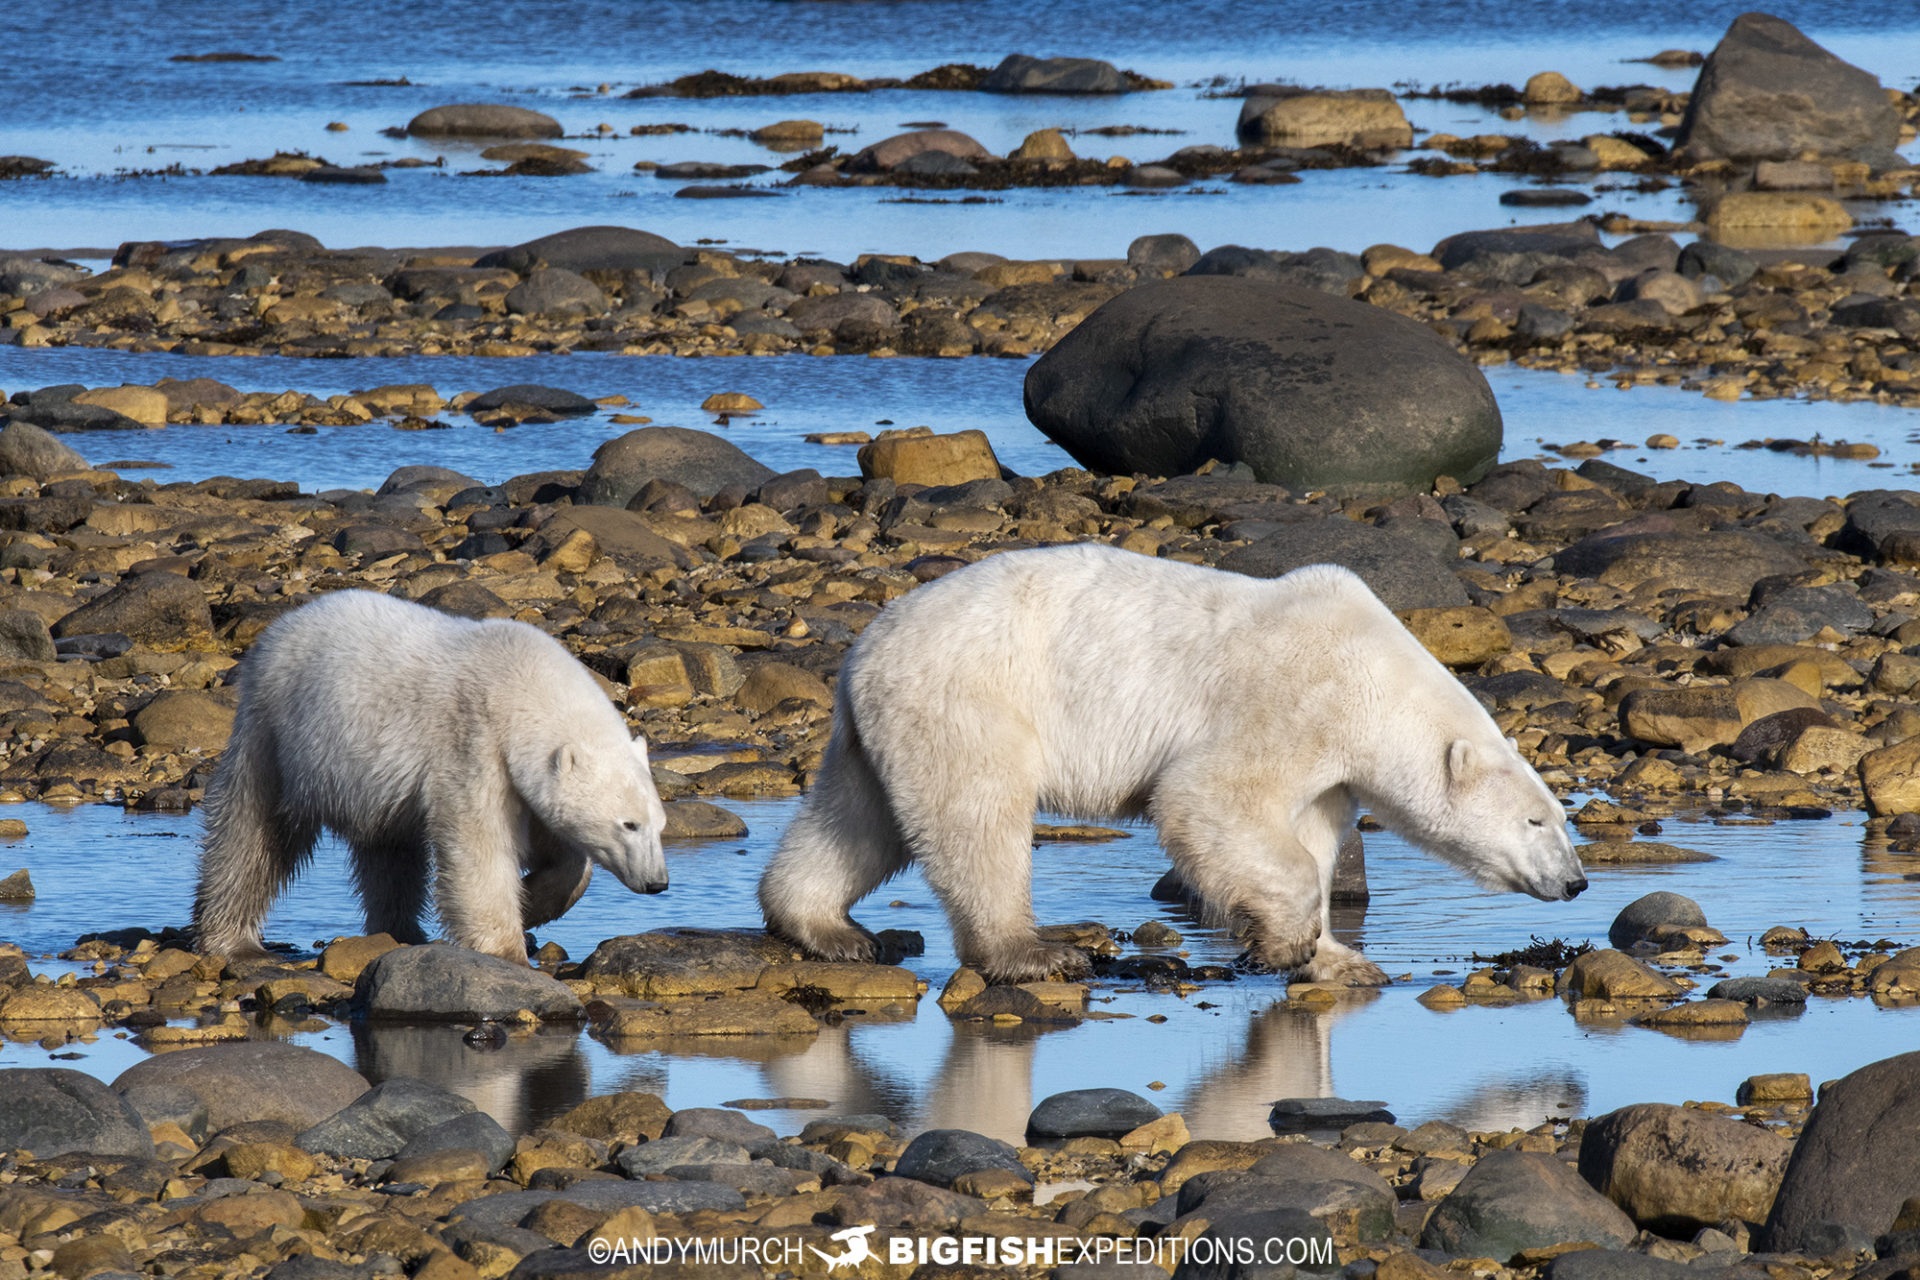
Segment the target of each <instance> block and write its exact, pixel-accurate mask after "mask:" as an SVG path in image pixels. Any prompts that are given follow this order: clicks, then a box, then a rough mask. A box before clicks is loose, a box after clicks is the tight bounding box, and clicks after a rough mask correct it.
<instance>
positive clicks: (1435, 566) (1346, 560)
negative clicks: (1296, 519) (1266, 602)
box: [1220, 516, 1468, 613]
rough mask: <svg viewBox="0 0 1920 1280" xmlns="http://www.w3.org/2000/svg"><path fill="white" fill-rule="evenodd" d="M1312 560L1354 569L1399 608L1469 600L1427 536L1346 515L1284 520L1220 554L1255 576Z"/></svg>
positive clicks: (1232, 567)
mask: <svg viewBox="0 0 1920 1280" xmlns="http://www.w3.org/2000/svg"><path fill="white" fill-rule="evenodd" d="M1310 564H1337V565H1340V566H1341V567H1343V568H1346V569H1351V570H1352V571H1353V572H1354V573H1356V574H1358V575H1360V580H1361V581H1362V582H1364V583H1366V584H1367V587H1368V589H1369V590H1371V591H1372V592H1373V594H1375V595H1376V596H1379V597H1380V600H1381V602H1382V603H1383V604H1385V605H1386V606H1387V608H1389V609H1392V610H1393V611H1394V612H1396V613H1404V612H1406V611H1407V610H1409V609H1447V608H1452V607H1454V606H1456V605H1463V604H1466V603H1468V600H1467V589H1466V588H1465V587H1463V586H1461V585H1460V580H1459V579H1458V578H1456V577H1455V576H1454V574H1453V571H1452V570H1451V569H1449V568H1448V567H1447V566H1446V565H1445V564H1443V563H1442V562H1441V561H1440V560H1439V559H1438V558H1437V557H1435V556H1434V554H1433V550H1432V548H1431V547H1430V546H1429V545H1428V544H1427V543H1426V542H1425V541H1423V540H1421V539H1419V538H1417V537H1415V536H1414V535H1412V534H1410V533H1406V532H1403V531H1401V530H1399V529H1381V528H1376V527H1375V526H1373V525H1367V524H1358V523H1355V522H1354V521H1352V520H1348V519H1346V518H1345V517H1344V516H1332V517H1329V518H1327V519H1324V520H1311V521H1307V522H1305V523H1302V524H1294V525H1286V526H1283V527H1282V528H1280V529H1278V530H1276V531H1275V532H1273V533H1271V534H1268V535H1267V536H1266V537H1264V538H1262V539H1260V541H1258V542H1253V543H1249V544H1247V545H1246V546H1244V547H1239V548H1236V549H1235V550H1233V551H1229V552H1228V553H1227V554H1226V555H1224V556H1222V557H1221V558H1220V567H1221V568H1222V569H1226V570H1228V571H1229V572H1232V573H1244V574H1246V575H1247V576H1248V577H1250V578H1277V577H1279V576H1280V575H1281V574H1283V573H1291V572H1293V571H1294V570H1295V569H1299V568H1303V567H1305V566H1307V565H1310Z"/></svg>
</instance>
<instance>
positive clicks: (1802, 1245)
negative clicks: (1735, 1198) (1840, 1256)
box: [1765, 1053, 1920, 1253]
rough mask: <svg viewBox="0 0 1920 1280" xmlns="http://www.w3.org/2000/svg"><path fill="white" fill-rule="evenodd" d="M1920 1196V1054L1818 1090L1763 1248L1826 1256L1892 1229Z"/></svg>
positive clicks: (1880, 1064)
mask: <svg viewBox="0 0 1920 1280" xmlns="http://www.w3.org/2000/svg"><path fill="white" fill-rule="evenodd" d="M1916 1195H1920V1053H1903V1054H1901V1055H1899V1056H1898V1057H1894V1058H1884V1059H1882V1060H1881V1061H1879V1062H1874V1063H1869V1064H1868V1065H1866V1066H1864V1067H1862V1068H1860V1069H1859V1070H1858V1071H1855V1072H1854V1073H1853V1074H1851V1075H1848V1076H1843V1077H1841V1078H1840V1079H1838V1080H1836V1081H1834V1082H1833V1083H1832V1084H1829V1085H1827V1086H1826V1087H1825V1088H1823V1089H1821V1090H1820V1101H1819V1103H1818V1104H1817V1105H1816V1106H1815V1107H1814V1108H1813V1113H1812V1114H1811V1115H1810V1116H1808V1117H1807V1127H1806V1128H1805V1129H1804V1130H1803V1131H1802V1132H1801V1134H1800V1139H1799V1141H1798V1142H1796V1143H1795V1144H1794V1147H1793V1157H1792V1158H1791V1159H1790V1160H1789V1161H1788V1162H1787V1173H1786V1177H1785V1178H1784V1179H1782V1180H1781V1183H1780V1194H1779V1196H1778V1197H1777V1198H1776V1199H1775V1200H1774V1202H1773V1213H1772V1214H1771V1215H1770V1216H1769V1217H1768V1218H1767V1229H1766V1233H1765V1234H1766V1247H1767V1248H1769V1249H1772V1250H1774V1251H1776V1252H1802V1251H1804V1252H1808V1253H1827V1252H1830V1251H1831V1250H1832V1248H1833V1246H1834V1245H1836V1244H1844V1243H1849V1239H1848V1238H1849V1236H1852V1237H1854V1238H1856V1239H1857V1238H1862V1237H1864V1238H1866V1239H1869V1240H1870V1239H1871V1238H1872V1237H1874V1236H1877V1235H1880V1234H1882V1233H1884V1232H1886V1231H1887V1230H1888V1229H1889V1228H1891V1227H1892V1226H1893V1220H1894V1217H1895V1215H1896V1214H1898V1213H1899V1212H1900V1205H1901V1202H1902V1201H1904V1200H1906V1199H1907V1197H1909V1196H1916Z"/></svg>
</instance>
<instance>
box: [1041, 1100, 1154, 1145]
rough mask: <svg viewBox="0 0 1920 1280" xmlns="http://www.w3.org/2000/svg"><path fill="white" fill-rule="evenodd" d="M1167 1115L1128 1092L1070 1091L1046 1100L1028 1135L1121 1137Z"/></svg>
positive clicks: (1043, 1136)
mask: <svg viewBox="0 0 1920 1280" xmlns="http://www.w3.org/2000/svg"><path fill="white" fill-rule="evenodd" d="M1163 1114H1164V1113H1163V1112H1162V1111H1161V1110H1160V1108H1158V1107H1156V1106H1154V1105H1153V1104H1152V1103H1151V1102H1148V1101H1147V1100H1146V1099H1145V1098H1143V1097H1141V1096H1140V1095H1139V1094H1137V1093H1133V1092H1130V1091H1128V1090H1126V1089H1070V1090H1068V1091H1067V1092H1066V1093H1056V1094H1054V1095H1053V1096H1052V1097H1050V1098H1045V1099H1043V1100H1042V1101H1041V1103H1040V1105H1039V1106H1037V1107H1035V1108H1034V1109H1033V1114H1032V1115H1030V1116H1028V1117H1027V1132H1028V1133H1029V1134H1031V1135H1033V1136H1035V1137H1041V1138H1117V1137H1119V1136H1120V1135H1121V1134H1124V1133H1131V1132H1132V1131H1133V1130H1135V1129H1138V1128H1139V1127H1140V1126H1141V1125H1143V1124H1147V1123H1149V1122H1151V1121H1154V1120H1158V1119H1159V1118H1160V1117H1161V1115H1163Z"/></svg>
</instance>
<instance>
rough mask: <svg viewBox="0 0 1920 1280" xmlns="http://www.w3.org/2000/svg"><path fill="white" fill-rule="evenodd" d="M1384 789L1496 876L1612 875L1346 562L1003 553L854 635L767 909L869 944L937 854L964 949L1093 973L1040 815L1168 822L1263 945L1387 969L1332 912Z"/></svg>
mask: <svg viewBox="0 0 1920 1280" xmlns="http://www.w3.org/2000/svg"><path fill="white" fill-rule="evenodd" d="M1362 806H1364V807H1365V808H1366V809H1367V810H1369V811H1370V812H1372V813H1373V814H1374V815H1375V817H1377V818H1378V819H1379V821H1380V822H1381V823H1382V824H1384V825H1385V826H1387V827H1388V828H1389V829H1391V830H1394V831H1396V832H1398V833H1399V834H1401V835H1402V836H1404V837H1405V838H1407V839H1408V840H1409V841H1411V842H1412V843H1414V844H1415V845H1417V846H1419V847H1421V848H1423V849H1425V850H1427V851H1428V852H1430V853H1433V854H1435V855H1437V856H1439V857H1441V858H1443V859H1445V860H1446V861H1448V862H1450V863H1452V864H1454V865H1455V866H1458V867H1459V868H1461V869H1462V870H1464V871H1465V872H1467V873H1468V874H1469V875H1471V876H1473V877H1474V878H1475V879H1477V880H1478V881H1479V882H1480V883H1482V884H1483V885H1486V886H1487V887H1489V888H1493V889H1503V890H1517V891H1519V892H1522V893H1528V894H1532V895H1533V896H1534V897H1537V898H1542V899H1547V900H1553V899H1566V898H1571V897H1573V896H1574V895H1575V894H1577V893H1579V892H1580V891H1581V890H1582V889H1585V888H1586V886H1587V882H1586V877H1585V875H1584V874H1583V873H1582V871H1581V868H1580V862H1579V859H1578V858H1577V857H1576V856H1575V854H1574V851H1573V844H1572V842H1571V841H1570V840H1569V839H1568V837H1567V831H1566V824H1565V820H1564V817H1563V813H1562V810H1561V807H1560V805H1559V803H1558V802H1557V801H1556V800H1555V799H1554V797H1553V793H1552V792H1551V791H1549V790H1548V789H1547V787H1546V785H1545V784H1544V783H1543V782H1541V780H1540V778H1539V775H1537V774H1536V773H1535V772H1534V771H1533V770H1532V769H1531V768H1529V767H1528V765H1527V764H1526V762H1525V761H1524V760H1522V759H1521V758H1520V755H1519V753H1518V752H1517V751H1516V750H1515V748H1514V746H1513V745H1512V743H1510V742H1509V741H1508V740H1507V739H1506V738H1505V737H1503V736H1502V735H1501V733H1500V730H1499V729H1498V727H1497V726H1495V724H1494V723H1493V720H1492V719H1491V718H1490V717H1489V716H1488V715H1487V713H1486V711H1485V710H1484V709H1483V708H1482V707H1481V706H1480V704H1479V703H1478V702H1477V701H1475V699H1474V698H1473V696H1472V695H1471V694H1469V693H1468V692H1467V691H1466V689H1464V688H1463V687H1462V686H1461V685H1460V683H1459V681H1457V680H1455V679H1454V678H1453V676H1452V674H1451V673H1449V672H1448V671H1447V669H1446V668H1445V667H1444V666H1442V665H1441V664H1440V663H1439V662H1438V661H1437V660H1436V659H1434V658H1433V657H1432V656H1431V655H1430V654H1429V653H1428V652H1427V651H1426V650H1425V649H1424V648H1423V647H1422V646H1421V645H1420V643H1419V642H1418V641H1417V640H1415V639H1414V638H1413V636H1412V635H1411V634H1410V633H1409V632H1408V631H1407V630H1406V628H1405V627H1403V626H1402V625H1401V624H1400V622H1399V620H1398V619H1397V618H1395V617H1394V616H1393V614H1392V613H1391V612H1389V611H1388V610H1387V608H1386V606H1384V605H1382V604H1381V603H1380V601H1379V600H1378V599H1377V598H1376V597H1375V596H1374V595H1373V593H1372V592H1371V591H1369V590H1368V589H1367V587H1366V586H1365V584H1363V583H1362V582H1361V581H1360V579H1359V578H1357V577H1355V576H1354V575H1353V574H1352V573H1349V572H1348V571H1347V570H1345V569H1341V568H1337V567H1334V566H1331V565H1314V566H1310V567H1307V568H1304V569H1299V570H1296V571H1294V572H1292V573H1289V574H1287V575H1285V576H1284V577H1280V578H1275V579H1271V580H1263V579H1258V578H1250V577H1245V576H1242V575H1240V574H1236V573H1227V572H1222V571H1220V570H1217V569H1208V568H1203V567H1199V566H1194V565H1187V564H1180V563H1176V562H1172V561H1166V560H1156V559H1150V558H1148V557H1145V556H1139V555H1133V554H1130V553H1127V552H1123V551H1118V550H1115V549H1113V548H1111V547H1104V546H1094V545H1079V546H1066V547H1051V548H1046V549H1040V550H1031V551H1012V552H1005V553H1002V554H1000V555H996V556H992V557H989V558H988V559H986V560H984V561H981V562H980V563H978V564H974V565H970V566H968V567H967V568H965V569H961V570H958V571H956V572H954V573H951V574H948V575H947V576H945V577H943V578H940V579H938V580H937V581H935V582H933V583H930V584H929V585H927V586H924V587H921V588H920V589H918V590H916V591H914V592H912V593H911V594H909V595H907V596H904V597H902V598H901V599H899V600H897V601H895V602H894V603H893V604H891V605H889V606H888V607H887V608H886V609H885V610H884V611H883V612H882V613H881V614H880V616H879V617H877V618H876V619H875V620H874V621H873V623H872V625H870V626H869V627H868V628H867V629H866V631H865V632H864V633H863V634H862V635H861V637H860V639H859V641H858V642H857V643H856V644H855V645H854V647H853V649H852V650H851V651H850V652H849V653H848V655H847V658H846V661H845V663H844V664H843V666H842V668H841V672H840V682H839V689H838V692H837V694H836V697H835V700H834V711H833V733H832V737H831V739H830V740H829V743H828V746H827V751H826V756H825V759H824V761H823V763H822V765H821V768H820V773H819V778H818V781H817V782H816V783H815V784H814V788H813V790H812V791H811V792H810V793H809V794H808V796H807V798H806V800H805V801H804V802H803V804H802V806H801V809H800V812H799V814H798V815H797V816H796V817H795V819H794V822H793V824H792V826H791V827H789V828H788V830H787V833H786V835H785V837H784V838H783V840H782V841H781V843H780V846H779V848H778V849H777V850H776V852H775V854H774V857H773V859H772V861H771V862H770V864H769V865H768V868H767V870H766V873H765V875H764V876H763V877H762V879H761V883H760V903H761V907H762V910H763V912H764V913H765V916H766V921H767V927H768V928H769V929H771V930H772V931H773V932H775V933H777V934H780V935H782V936H784V937H786V938H788V939H790V940H792V941H794V942H796V943H798V944H800V945H801V946H802V947H804V948H805V949H807V950H808V951H810V952H811V953H813V954H814V955H816V956H820V957H824V958H829V959H842V960H845V959H862V958H867V957H870V956H871V955H872V954H873V953H874V946H873V938H872V936H871V935H870V934H868V933H867V931H866V930H865V929H863V928H861V927H860V926H859V925H858V924H856V923H854V921H853V919H852V918H851V917H850V915H849V914H848V911H849V908H851V906H852V905H853V904H854V903H855V902H858V901H859V900H860V899H861V898H862V897H864V896H865V895H866V894H867V893H868V892H870V891H871V890H872V889H874V888H875V887H876V886H878V885H879V884H880V883H881V882H883V881H885V880H886V879H887V878H888V877H890V876H892V875H894V874H896V873H898V872H899V871H900V870H902V869H903V868H904V867H905V866H906V865H907V864H908V863H909V862H918V864H919V865H920V868H921V870H922V872H923V873H924V874H925V876H926V878H927V882H928V883H929V884H930V885H931V886H932V887H933V890H934V892H935V893H936V894H938V895H939V897H940V900H941V902H942V904H943V905H944V906H945V908H946V911H947V914H948V917H949V918H950V920H951V921H952V924H953V930H954V937H955V942H956V944H957V947H958V950H959V953H960V956H961V959H962V962H963V963H966V964H969V965H973V966H975V967H977V968H979V969H981V970H983V971H984V972H985V973H987V974H988V975H990V976H991V977H993V978H995V979H999V980H1003V981H1025V980H1028V979H1033V978H1039V977H1041V976H1043V975H1046V974H1049V973H1069V974H1072V973H1078V972H1083V971H1084V970H1085V968H1086V958H1085V956H1084V955H1083V954H1082V953H1080V952H1078V951H1076V950H1074V949H1073V948H1071V947H1068V946H1065V945H1055V944H1049V943H1047V942H1045V941H1043V940H1042V939H1041V938H1040V937H1039V936H1038V935H1037V933H1036V932H1035V929H1034V920H1033V908H1032V896H1031V879H1032V822H1033V816H1034V812H1035V810H1036V809H1040V808H1044V809H1048V810H1052V811H1055V812H1059V813H1065V814H1070V815H1072V816H1075V817H1079V818H1089V819H1099V818H1108V819H1112V818H1128V817H1136V816H1140V815H1145V816H1147V817H1149V818H1151V820H1152V821H1153V823H1154V824H1155V826H1156V827H1157V828H1158V830H1159V835H1160V839H1161V841H1162V843H1163V844H1164V845H1165V846H1166V849H1167V852H1168V854H1169V856H1170V857H1171V858H1172V861H1173V864H1174V866H1175V867H1176V868H1178V870H1179V872H1180V874H1181V876H1182V878H1183V879H1184V880H1185V881H1186V883H1187V885H1188V886H1189V887H1190V888H1191V889H1192V890H1193V891H1194V892H1195V893H1196V894H1197V895H1198V897H1199V898H1200V900H1201V901H1202V902H1203V903H1204V904H1205V905H1206V907H1207V908H1208V910H1209V911H1210V913H1212V914H1213V915H1214V916H1215V917H1217V918H1222V919H1226V920H1230V921H1232V922H1233V923H1234V924H1235V925H1236V926H1237V927H1239V928H1240V929H1241V930H1242V931H1243V932H1244V933H1245V934H1247V935H1248V936H1249V942H1250V946H1251V950H1252V953H1253V955H1254V957H1255V958H1256V959H1257V960H1259V961H1261V962H1263V963H1264V964H1266V965H1268V966H1270V967H1272V968H1274V969H1283V970H1294V971H1297V972H1299V973H1302V974H1304V975H1306V976H1308V977H1310V978H1314V979H1318V980H1322V981H1346V982H1358V983H1380V982H1384V981H1385V980H1386V977H1385V975H1384V974H1383V973H1382V972H1381V971H1380V970H1379V968H1378V967H1376V966H1375V965H1373V964H1372V963H1371V962H1369V961H1367V960H1366V959H1364V958H1363V957H1362V956H1361V955H1360V954H1359V953H1358V952H1356V951H1354V950H1352V949H1351V948H1349V947H1346V946H1344V945H1342V944H1340V943H1338V942H1336V941H1335V940H1334V939H1333V937H1332V933H1331V928H1330V924H1329V919H1328V892H1329V889H1330V887H1331V884H1332V877H1333V867H1334V858H1335V855H1336V853H1337V851H1338V849H1339V845H1340V840H1341V837H1342V835H1343V834H1344V833H1346V832H1347V831H1350V830H1351V829H1352V827H1353V823H1354V819H1355V816H1356V814H1357V812H1358V810H1359V809H1360V808H1361V807H1362Z"/></svg>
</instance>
